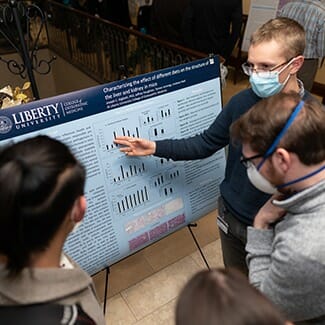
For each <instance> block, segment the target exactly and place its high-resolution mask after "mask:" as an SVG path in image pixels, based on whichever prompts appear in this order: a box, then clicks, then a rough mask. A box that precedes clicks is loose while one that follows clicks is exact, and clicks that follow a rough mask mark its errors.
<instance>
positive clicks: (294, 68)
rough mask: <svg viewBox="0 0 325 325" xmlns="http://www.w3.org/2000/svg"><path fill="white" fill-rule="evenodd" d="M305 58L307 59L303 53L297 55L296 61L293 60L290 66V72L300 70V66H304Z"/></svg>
mask: <svg viewBox="0 0 325 325" xmlns="http://www.w3.org/2000/svg"><path fill="white" fill-rule="evenodd" d="M304 60H305V59H304V57H303V56H302V55H299V56H297V57H295V59H294V61H293V62H292V64H291V66H290V74H295V73H297V72H298V71H299V70H300V68H301V67H302V65H303V63H304Z"/></svg>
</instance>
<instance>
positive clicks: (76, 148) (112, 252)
mask: <svg viewBox="0 0 325 325" xmlns="http://www.w3.org/2000/svg"><path fill="white" fill-rule="evenodd" d="M221 104H222V103H221V90H220V69H219V61H218V58H217V57H214V58H207V59H203V60H199V61H196V62H190V63H187V64H184V65H180V66H177V67H172V68H168V69H164V70H160V71H155V72H152V73H148V74H146V75H142V76H137V77H133V78H130V79H126V80H121V81H117V82H113V83H110V84H106V85H100V86H96V87H92V88H88V89H84V90H81V91H76V92H72V93H68V94H64V95H61V96H57V97H52V98H47V99H43V100H39V101H35V102H31V103H28V104H25V105H20V106H16V107H13V108H9V109H5V110H1V112H0V144H1V145H5V144H7V143H8V142H12V141H19V140H22V139H24V138H28V137H31V136H35V135H37V134H46V135H48V136H51V137H54V138H56V139H58V140H61V141H62V142H64V143H65V144H67V145H68V146H69V147H70V148H71V150H72V151H73V153H74V154H75V155H76V156H77V158H78V159H79V160H80V161H81V162H82V163H83V165H84V166H85V167H86V170H87V181H86V187H85V195H86V198H87V202H88V209H87V213H86V216H85V218H84V221H83V223H82V224H81V226H80V227H79V229H78V231H77V232H75V233H73V234H71V235H70V236H69V238H68V241H67V242H66V245H65V251H66V252H67V253H68V254H69V255H70V256H71V257H72V258H73V259H74V260H75V261H76V262H77V263H79V264H80V265H81V267H82V268H83V269H85V270H86V271H87V272H88V273H89V274H94V273H96V272H98V271H100V270H102V269H104V268H105V267H107V266H109V265H112V264H114V263H116V262H117V261H119V260H121V259H122V258H125V257H126V256H128V255H130V254H132V253H134V252H136V251H138V250H140V249H142V248H144V247H146V246H148V245H150V244H151V243H153V242H155V241H157V240H159V239H160V238H162V237H164V236H167V235H168V234H170V233H171V232H174V231H175V230H177V229H180V228H182V227H185V226H187V225H188V224H189V223H191V222H193V221H195V220H197V219H198V218H200V217H202V216H204V215H206V214H207V213H209V212H211V211H212V210H214V209H216V207H217V196H218V193H219V184H220V183H221V181H222V179H223V177H224V169H225V153H224V150H221V151H220V152H218V153H216V154H214V155H213V156H211V157H209V158H207V159H203V160H197V161H189V162H173V161H167V160H166V159H162V158H156V157H151V156H150V157H128V156H125V155H124V154H123V153H121V152H120V151H119V148H118V146H117V145H115V144H114V142H113V140H114V137H116V136H117V135H131V136H136V137H143V138H149V139H152V140H160V139H163V138H183V137H187V136H191V135H195V134H197V133H199V132H202V131H203V130H204V129H206V128H207V127H209V125H210V124H211V123H212V122H213V120H214V119H215V117H216V116H217V114H218V113H219V112H220V111H221Z"/></svg>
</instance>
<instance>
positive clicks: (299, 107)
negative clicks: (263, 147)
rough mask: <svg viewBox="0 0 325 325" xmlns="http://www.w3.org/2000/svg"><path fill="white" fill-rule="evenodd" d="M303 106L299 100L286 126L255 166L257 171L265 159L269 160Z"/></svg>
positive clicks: (302, 102)
mask: <svg viewBox="0 0 325 325" xmlns="http://www.w3.org/2000/svg"><path fill="white" fill-rule="evenodd" d="M304 104H305V102H304V101H303V100H301V101H300V102H299V103H298V105H297V106H296V107H295V108H294V110H293V112H292V113H291V115H290V116H289V118H288V120H287V122H286V124H285V125H284V127H283V129H282V130H281V131H280V133H279V134H278V135H277V137H276V138H275V140H274V141H273V143H272V144H271V146H270V147H269V149H267V151H266V153H265V155H264V156H263V159H262V161H261V162H260V163H259V164H258V165H257V170H260V168H261V167H262V165H263V164H264V163H265V161H266V159H267V158H269V157H270V156H271V155H272V154H273V152H274V151H275V149H276V147H277V146H278V144H279V142H280V140H281V139H282V137H283V136H284V134H285V133H286V132H287V130H288V129H289V127H290V125H291V124H292V122H293V121H294V119H295V118H296V116H297V115H298V114H299V112H300V111H301V109H302V108H303V106H304Z"/></svg>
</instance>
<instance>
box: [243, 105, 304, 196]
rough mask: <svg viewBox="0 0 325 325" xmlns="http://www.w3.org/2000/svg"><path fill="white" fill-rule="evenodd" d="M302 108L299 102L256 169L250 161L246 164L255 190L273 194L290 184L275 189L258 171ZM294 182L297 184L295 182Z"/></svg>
mask: <svg viewBox="0 0 325 325" xmlns="http://www.w3.org/2000/svg"><path fill="white" fill-rule="evenodd" d="M303 106H304V101H300V102H299V103H298V105H297V106H296V107H295V108H294V110H293V112H292V113H291V115H290V116H289V118H288V120H287V122H286V124H285V126H284V127H283V129H282V130H281V132H280V133H279V134H278V135H277V137H276V138H275V140H274V141H273V143H272V144H271V146H270V147H269V149H268V150H267V151H266V153H265V155H264V156H263V160H262V161H261V162H260V163H259V164H258V166H257V167H256V166H255V165H254V164H253V163H252V162H250V161H249V162H248V163H249V165H248V166H247V167H248V168H247V177H248V179H249V180H250V181H251V183H252V184H253V185H254V186H255V187H256V188H257V189H259V190H260V191H262V192H264V193H268V194H274V193H275V192H276V191H277V189H279V188H283V187H285V186H288V185H290V184H291V183H287V184H282V185H281V186H277V187H275V186H274V185H272V184H271V183H270V182H269V181H268V180H267V179H266V178H265V177H264V176H263V175H262V174H261V173H260V172H259V170H260V168H261V167H262V165H263V164H264V163H265V161H266V159H267V158H268V157H270V156H271V155H272V154H273V153H274V151H275V150H276V148H277V146H278V144H279V142H280V140H281V139H282V137H283V135H284V134H285V133H286V132H287V130H288V128H289V127H290V125H291V124H292V122H293V121H294V119H295V118H296V116H297V115H298V114H299V112H300V110H301V109H302V108H303ZM294 182H297V180H296V181H294Z"/></svg>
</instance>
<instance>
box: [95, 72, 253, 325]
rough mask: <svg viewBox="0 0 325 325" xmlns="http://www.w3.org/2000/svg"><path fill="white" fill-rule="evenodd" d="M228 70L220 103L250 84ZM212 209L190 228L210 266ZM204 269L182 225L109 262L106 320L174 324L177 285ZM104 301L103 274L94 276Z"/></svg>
mask: <svg viewBox="0 0 325 325" xmlns="http://www.w3.org/2000/svg"><path fill="white" fill-rule="evenodd" d="M239 79H240V80H239V81H238V83H237V84H236V85H234V84H233V82H232V80H231V75H230V78H229V80H228V81H227V85H226V87H225V89H223V103H224V104H225V103H226V102H227V101H228V100H229V98H230V97H231V96H232V95H233V94H234V93H236V92H238V91H239V90H241V89H243V88H246V87H247V85H248V82H247V80H246V79H245V78H244V77H240V78H239ZM216 214H217V212H216V211H213V212H211V213H210V214H208V215H207V216H205V217H203V218H201V219H200V220H199V221H198V222H197V227H195V228H192V230H193V233H194V235H195V237H196V238H197V240H198V242H199V245H200V247H202V248H203V252H204V255H205V257H206V259H207V261H208V263H209V265H210V267H217V266H222V265H223V262H222V256H221V248H220V240H219V239H218V238H219V235H218V232H217V227H216ZM203 268H206V265H205V264H204V261H203V259H202V257H201V255H200V254H199V251H198V249H197V247H196V245H195V242H194V240H193V238H192V237H191V234H190V232H189V230H188V229H187V228H183V229H181V230H179V231H177V232H175V233H173V234H171V235H169V236H168V237H166V238H164V239H162V240H160V241H159V242H157V243H155V244H153V245H151V246H149V247H147V248H145V249H143V250H142V251H140V252H138V253H136V254H134V255H132V256H130V257H128V258H126V259H125V260H123V261H121V262H119V263H117V264H115V265H113V266H112V267H111V269H110V275H109V290H108V300H107V312H106V320H107V322H106V324H107V325H119V324H120V325H131V324H132V325H140V324H141V325H145V324H150V325H156V324H157V325H159V324H164V325H165V324H166V325H168V324H174V308H175V303H176V299H177V296H178V293H179V291H180V289H181V288H182V287H183V286H184V284H185V283H186V282H187V280H188V279H189V278H190V277H191V276H192V275H194V274H195V273H196V272H197V271H199V270H201V269H203ZM94 282H95V284H96V287H97V292H98V294H99V296H100V298H101V299H102V301H103V298H104V297H103V296H104V283H105V273H104V272H101V273H99V274H97V275H96V276H95V277H94Z"/></svg>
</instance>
